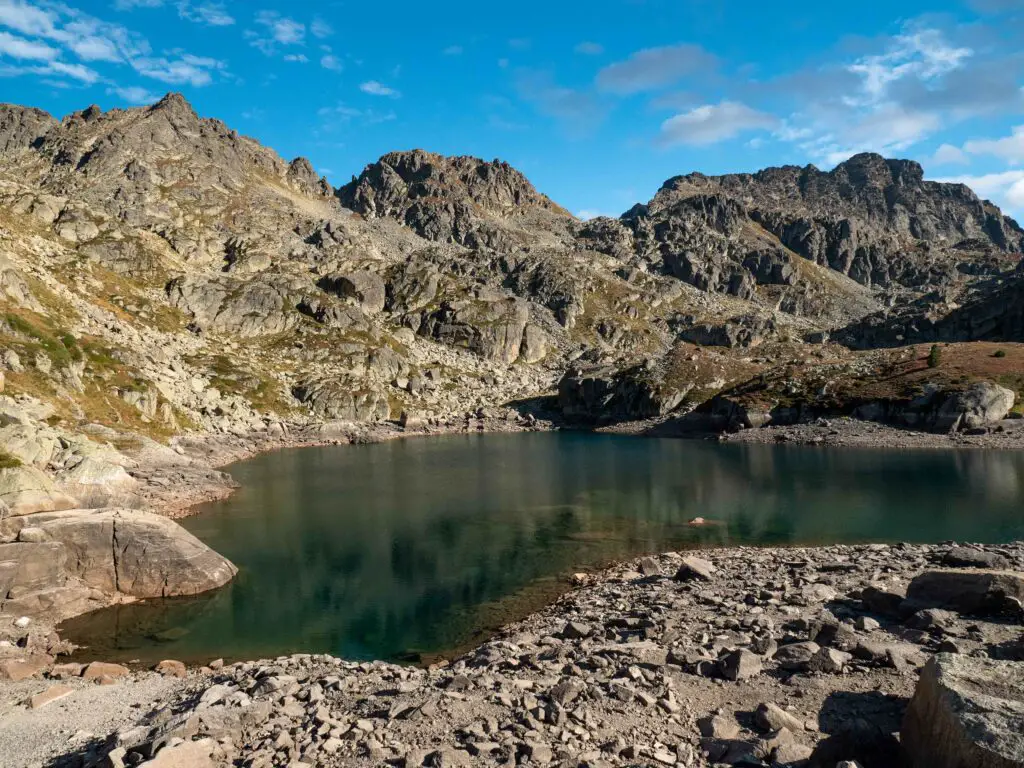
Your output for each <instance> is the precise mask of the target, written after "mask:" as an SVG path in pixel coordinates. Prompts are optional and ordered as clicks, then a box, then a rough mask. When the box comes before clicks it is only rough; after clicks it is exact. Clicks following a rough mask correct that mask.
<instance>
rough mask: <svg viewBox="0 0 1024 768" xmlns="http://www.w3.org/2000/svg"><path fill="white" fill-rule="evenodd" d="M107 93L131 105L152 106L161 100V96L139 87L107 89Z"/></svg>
mask: <svg viewBox="0 0 1024 768" xmlns="http://www.w3.org/2000/svg"><path fill="white" fill-rule="evenodd" d="M107 93H109V94H112V95H114V96H118V97H119V98H121V99H123V100H124V101H126V102H128V103H129V104H152V103H154V102H156V101H158V100H159V98H160V97H159V96H157V95H156V94H155V93H152V92H151V91H148V90H146V89H145V88H141V87H139V86H126V87H123V88H122V87H118V86H114V87H111V88H107Z"/></svg>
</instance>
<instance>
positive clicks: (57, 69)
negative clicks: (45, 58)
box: [45, 61, 100, 85]
mask: <svg viewBox="0 0 1024 768" xmlns="http://www.w3.org/2000/svg"><path fill="white" fill-rule="evenodd" d="M45 72H50V73H53V74H55V75H64V76H65V77H70V78H71V79H72V80H78V81H79V82H80V83H84V84H85V85H93V84H94V83H97V82H99V80H100V76H99V73H98V72H96V71H95V70H92V69H89V67H87V66H85V65H84V64H66V63H64V62H63V61H51V62H50V64H49V66H48V67H47V68H46V70H45Z"/></svg>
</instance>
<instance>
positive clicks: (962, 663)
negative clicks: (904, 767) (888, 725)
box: [900, 653, 1024, 768]
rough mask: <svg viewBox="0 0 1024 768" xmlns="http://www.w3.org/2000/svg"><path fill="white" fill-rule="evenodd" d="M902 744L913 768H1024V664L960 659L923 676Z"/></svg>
mask: <svg viewBox="0 0 1024 768" xmlns="http://www.w3.org/2000/svg"><path fill="white" fill-rule="evenodd" d="M900 739H901V742H902V744H903V748H904V751H905V752H906V755H907V758H908V761H909V764H910V765H911V766H913V768H964V767H965V766H972V768H1020V766H1024V664H1021V663H1019V662H1012V661H993V660H991V659H979V658H972V657H968V656H962V655H959V654H948V653H942V654H939V655H938V656H935V657H933V658H932V659H931V660H930V661H929V662H928V664H927V665H925V668H924V670H923V672H922V673H921V679H920V680H919V682H918V684H917V690H916V692H915V693H914V698H913V699H912V700H911V702H910V706H909V707H908V708H907V713H906V717H905V719H904V721H903V730H902V731H901V732H900Z"/></svg>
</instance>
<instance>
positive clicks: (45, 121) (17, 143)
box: [0, 104, 57, 152]
mask: <svg viewBox="0 0 1024 768" xmlns="http://www.w3.org/2000/svg"><path fill="white" fill-rule="evenodd" d="M55 125H57V119H56V118H55V117H53V116H52V115H50V114H49V113H47V112H44V111H43V110H41V109H36V108H35V107H22V106H19V105H17V104H0V152H14V151H17V150H19V149H28V148H29V147H31V146H32V145H33V144H35V143H37V142H38V141H39V139H40V138H41V137H42V136H43V135H45V134H46V132H47V131H48V130H50V128H52V127H53V126H55Z"/></svg>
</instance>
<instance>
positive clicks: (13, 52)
mask: <svg viewBox="0 0 1024 768" xmlns="http://www.w3.org/2000/svg"><path fill="white" fill-rule="evenodd" d="M0 55H3V56H9V57H10V58H12V59H20V60H26V59H27V60H29V61H53V60H54V59H56V58H58V57H59V56H60V51H59V50H58V49H57V48H53V47H51V46H49V45H47V44H46V43H40V42H36V41H35V40H26V39H25V38H23V37H17V36H15V35H12V34H10V33H8V32H0Z"/></svg>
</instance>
